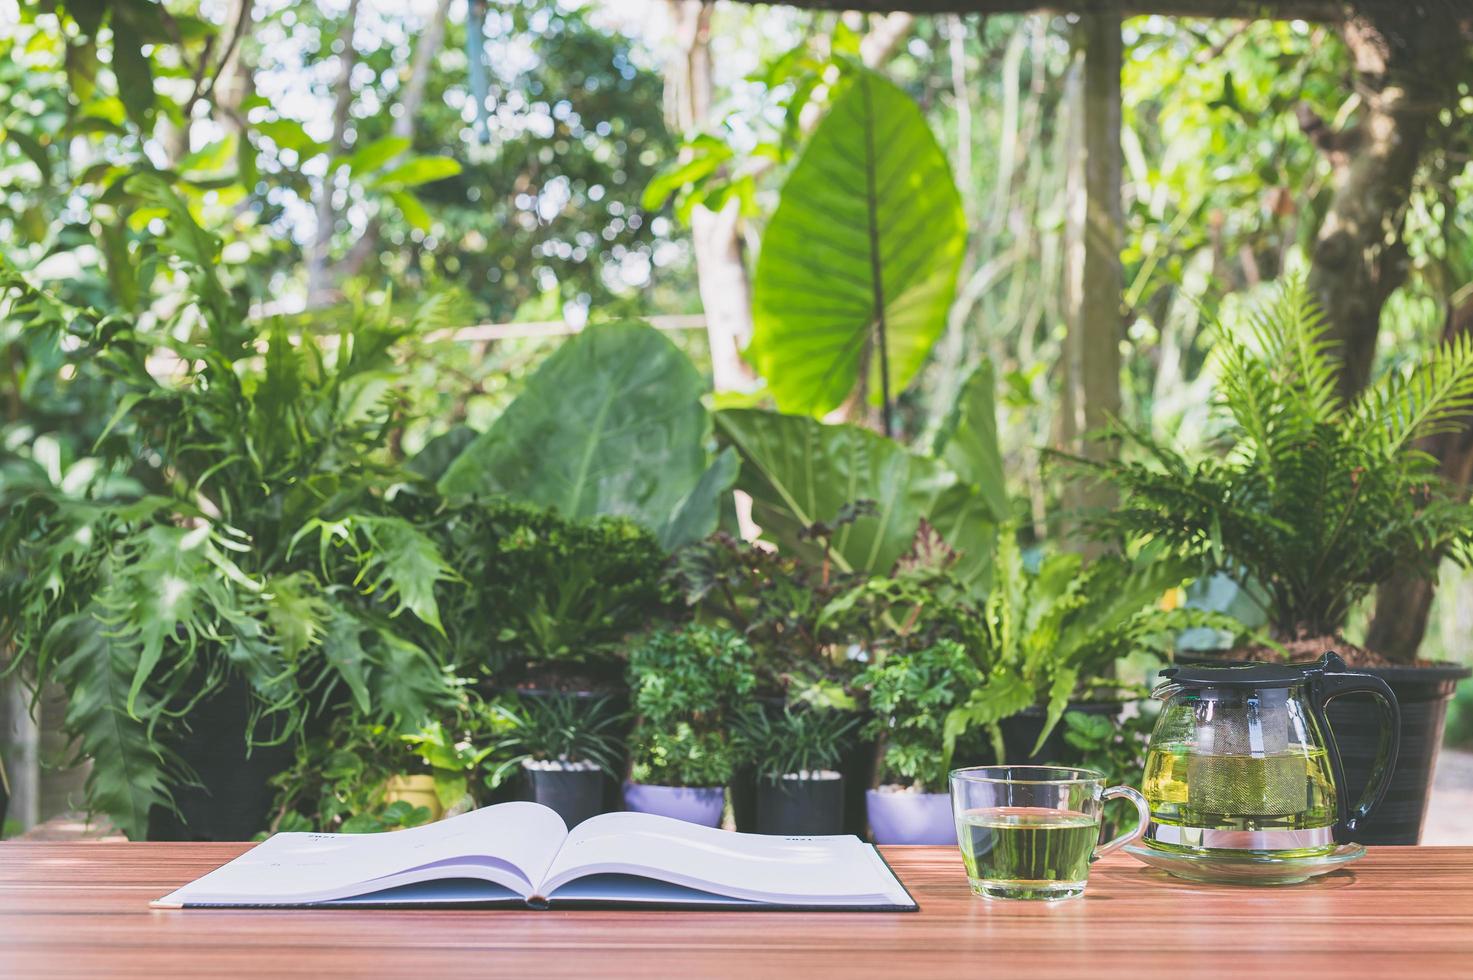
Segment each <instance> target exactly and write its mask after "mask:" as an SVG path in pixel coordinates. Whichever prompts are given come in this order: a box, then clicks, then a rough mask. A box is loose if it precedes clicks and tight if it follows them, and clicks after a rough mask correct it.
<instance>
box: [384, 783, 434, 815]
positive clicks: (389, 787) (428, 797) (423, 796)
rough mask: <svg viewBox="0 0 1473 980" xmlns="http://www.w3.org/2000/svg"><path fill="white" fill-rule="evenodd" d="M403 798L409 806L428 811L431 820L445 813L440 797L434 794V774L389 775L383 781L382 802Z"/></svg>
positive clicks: (397, 800)
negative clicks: (423, 808)
mask: <svg viewBox="0 0 1473 980" xmlns="http://www.w3.org/2000/svg"><path fill="white" fill-rule="evenodd" d="M400 800H403V801H404V802H405V803H408V804H409V805H410V806H422V807H425V808H426V809H428V810H429V811H430V819H431V820H439V819H440V818H441V817H442V816H444V815H445V808H444V807H443V806H441V805H440V798H439V797H438V796H436V795H435V777H434V776H424V775H418V776H390V777H389V778H388V779H387V780H386V781H385V782H384V803H386V804H388V803H398V802H399V801H400Z"/></svg>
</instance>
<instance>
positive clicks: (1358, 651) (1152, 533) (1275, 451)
mask: <svg viewBox="0 0 1473 980" xmlns="http://www.w3.org/2000/svg"><path fill="white" fill-rule="evenodd" d="M1215 353H1216V356H1217V358H1218V359H1219V362H1220V364H1221V378H1222V380H1221V384H1220V391H1221V393H1222V394H1221V401H1220V405H1219V408H1220V415H1221V419H1222V422H1223V431H1222V436H1221V438H1220V439H1219V440H1218V441H1217V442H1216V444H1215V445H1213V446H1212V447H1210V448H1211V450H1212V451H1208V452H1203V453H1188V452H1185V451H1183V450H1180V449H1177V448H1174V447H1171V446H1168V445H1164V444H1162V443H1161V442H1159V441H1158V440H1156V439H1154V438H1152V437H1151V436H1150V435H1149V434H1147V433H1145V432H1141V431H1137V430H1134V429H1128V428H1123V427H1122V428H1120V429H1118V430H1117V431H1118V434H1119V435H1120V436H1121V437H1122V438H1123V440H1124V445H1125V448H1126V449H1127V451H1128V450H1130V449H1137V450H1140V451H1141V454H1140V456H1139V457H1138V458H1130V457H1122V459H1120V460H1118V461H1107V462H1091V461H1084V460H1076V461H1075V464H1076V465H1078V466H1081V467H1086V468H1088V469H1089V470H1091V471H1093V472H1094V473H1095V474H1097V475H1098V476H1099V477H1100V478H1101V479H1104V480H1107V481H1109V482H1110V483H1111V484H1113V485H1114V486H1115V487H1116V488H1118V491H1119V494H1120V507H1119V509H1118V510H1116V511H1115V512H1114V513H1112V514H1106V515H1098V516H1097V517H1096V518H1095V522H1094V523H1095V526H1096V527H1097V529H1099V530H1100V531H1101V532H1102V533H1107V534H1110V535H1121V534H1123V535H1126V536H1133V537H1137V538H1146V539H1150V540H1152V541H1153V542H1156V543H1157V545H1158V546H1162V547H1164V548H1167V549H1170V550H1171V551H1173V552H1175V553H1176V554H1179V555H1182V556H1187V557H1190V558H1193V559H1196V560H1198V561H1200V563H1201V564H1202V565H1203V566H1204V569H1205V570H1207V571H1215V572H1222V573H1225V574H1227V575H1229V576H1231V577H1232V578H1233V579H1234V580H1235V581H1237V582H1238V583H1240V584H1241V585H1243V586H1245V587H1246V588H1247V589H1248V590H1249V591H1250V592H1251V593H1252V594H1254V595H1255V596H1258V597H1260V598H1259V602H1260V604H1261V606H1262V609H1263V611H1264V614H1265V617H1266V619H1267V625H1268V628H1269V630H1270V637H1271V641H1272V642H1271V643H1270V644H1268V645H1258V646H1253V647H1247V648H1244V647H1241V646H1240V647H1239V648H1237V649H1235V650H1233V651H1232V652H1231V654H1230V656H1232V657H1235V658H1251V659H1268V658H1279V657H1287V658H1288V659H1290V660H1296V661H1299V660H1312V659H1315V658H1316V657H1318V656H1319V655H1320V654H1322V653H1323V652H1325V651H1326V650H1330V649H1333V650H1335V651H1337V652H1338V653H1339V654H1340V655H1341V656H1342V657H1344V658H1345V660H1346V661H1347V663H1349V664H1350V665H1351V666H1352V667H1353V668H1355V669H1360V670H1367V671H1369V672H1370V673H1373V674H1377V675H1379V676H1380V677H1382V678H1383V679H1384V680H1385V681H1386V682H1387V684H1389V685H1390V686H1391V689H1392V691H1393V692H1395V694H1396V697H1397V700H1398V702H1399V703H1400V704H1401V718H1402V730H1401V745H1402V749H1401V756H1400V759H1399V760H1398V763H1397V767H1396V769H1395V771H1394V774H1393V777H1392V781H1391V786H1390V790H1389V792H1388V793H1387V795H1386V798H1385V801H1384V802H1383V804H1382V805H1381V806H1380V807H1379V808H1378V809H1377V811H1376V813H1375V814H1374V815H1373V816H1372V818H1371V819H1370V820H1369V821H1368V822H1367V823H1366V824H1365V826H1364V830H1363V832H1362V834H1361V838H1360V839H1361V840H1362V841H1364V842H1368V843H1382V844H1392V843H1395V844H1414V843H1416V842H1417V839H1418V838H1419V836H1420V834H1421V824H1422V817H1423V813H1424V811H1425V805H1426V799H1427V794H1428V792H1429V790H1430V783H1431V773H1432V769H1433V764H1434V761H1435V759H1436V755H1437V747H1438V744H1439V742H1440V741H1441V735H1442V725H1443V720H1444V716H1445V712H1446V706H1447V700H1448V698H1449V697H1450V696H1451V694H1452V691H1453V689H1454V687H1455V685H1456V683H1457V681H1458V680H1460V679H1461V678H1464V677H1466V676H1468V670H1467V668H1464V667H1459V666H1454V665H1451V664H1432V663H1422V662H1415V663H1413V662H1393V661H1391V660H1390V659H1389V658H1387V657H1385V656H1383V655H1382V654H1381V652H1379V651H1376V650H1368V649H1365V648H1364V647H1362V646H1359V645H1357V644H1354V643H1350V642H1348V641H1347V639H1346V637H1345V634H1344V628H1345V624H1346V619H1347V617H1348V616H1349V615H1350V612H1351V610H1352V608H1354V607H1355V605H1356V604H1357V603H1358V602H1360V601H1361V600H1362V599H1364V598H1365V597H1366V596H1368V595H1369V594H1370V592H1371V590H1372V589H1374V588H1375V587H1376V586H1377V585H1378V584H1379V583H1381V582H1384V581H1386V580H1387V579H1388V578H1389V577H1390V576H1391V575H1392V574H1393V573H1394V572H1396V571H1397V570H1399V569H1400V570H1405V571H1408V572H1410V573H1412V574H1415V575H1420V576H1423V577H1425V578H1428V579H1432V578H1435V577H1436V575H1437V569H1438V566H1439V564H1440V563H1441V562H1442V561H1443V560H1444V559H1452V560H1456V561H1460V562H1467V560H1468V558H1469V556H1470V554H1473V551H1470V550H1469V547H1470V545H1473V506H1470V505H1469V504H1468V502H1467V501H1466V500H1465V499H1464V498H1463V497H1462V496H1461V495H1460V494H1459V493H1457V492H1456V491H1455V490H1454V489H1453V488H1452V487H1450V486H1449V485H1448V483H1447V481H1446V480H1445V479H1443V478H1442V477H1441V476H1440V475H1439V474H1438V472H1437V467H1436V462H1435V460H1433V459H1432V458H1431V457H1430V456H1429V455H1428V454H1427V453H1426V452H1425V451H1423V449H1422V448H1421V447H1420V446H1419V440H1421V439H1423V438H1424V437H1426V436H1428V435H1431V434H1436V433H1439V432H1445V431H1448V430H1450V429H1457V428H1459V427H1461V426H1463V425H1465V424H1466V417H1467V413H1468V411H1469V409H1470V406H1473V345H1470V344H1467V343H1452V344H1449V345H1447V346H1444V347H1443V348H1441V349H1440V350H1439V351H1438V352H1437V353H1436V354H1434V355H1433V356H1430V357H1428V358H1426V359H1424V360H1423V361H1421V362H1420V363H1418V364H1416V365H1415V366H1414V367H1412V368H1410V369H1409V370H1407V371H1396V372H1392V373H1390V374H1388V375H1386V376H1385V377H1383V378H1381V379H1380V380H1379V381H1378V382H1376V383H1374V384H1372V385H1371V386H1370V387H1368V388H1367V389H1366V390H1365V391H1363V392H1362V393H1361V394H1359V395H1358V396H1357V397H1355V398H1354V399H1353V400H1350V401H1346V400H1345V399H1344V398H1342V397H1341V395H1340V393H1339V388H1338V387H1337V384H1338V374H1339V364H1338V361H1337V358H1336V356H1335V354H1334V348H1333V345H1332V343H1331V342H1330V340H1329V339H1328V337H1327V328H1326V326H1325V323H1324V320H1323V318H1322V317H1321V316H1320V314H1319V313H1318V311H1317V310H1316V309H1315V307H1314V305H1313V303H1312V302H1311V300H1310V299H1309V297H1308V294H1307V291H1306V289H1305V286H1304V283H1303V282H1302V281H1300V280H1297V279H1296V280H1291V281H1289V282H1287V283H1286V284H1285V285H1284V286H1283V287H1282V288H1281V290H1280V292H1279V295H1278V297H1277V299H1276V300H1275V301H1274V302H1273V303H1272V304H1271V305H1266V306H1264V307H1263V308H1261V309H1260V310H1258V311H1257V313H1256V314H1255V315H1254V316H1253V318H1252V320H1251V323H1250V325H1249V328H1248V329H1246V330H1239V331H1233V330H1230V329H1227V328H1225V327H1222V326H1219V329H1218V336H1217V342H1216V346H1215ZM1330 722H1331V727H1332V728H1333V729H1334V733H1335V736H1336V740H1337V743H1338V744H1339V746H1340V750H1341V755H1342V757H1343V758H1344V760H1345V771H1346V778H1347V781H1348V782H1349V783H1350V784H1351V785H1350V787H1347V788H1342V789H1343V791H1345V792H1352V793H1354V792H1358V790H1359V787H1361V786H1364V785H1365V782H1366V778H1367V776H1368V775H1369V772H1370V770H1371V767H1372V763H1373V761H1374V759H1375V756H1376V753H1377V751H1378V744H1377V739H1376V737H1375V734H1374V731H1375V724H1376V723H1375V720H1374V716H1373V715H1372V714H1371V713H1369V712H1366V711H1364V710H1362V706H1361V705H1359V704H1357V703H1356V702H1355V701H1354V700H1352V699H1349V698H1347V699H1345V700H1344V701H1343V702H1337V703H1335V704H1333V705H1332V706H1331V708H1330Z"/></svg>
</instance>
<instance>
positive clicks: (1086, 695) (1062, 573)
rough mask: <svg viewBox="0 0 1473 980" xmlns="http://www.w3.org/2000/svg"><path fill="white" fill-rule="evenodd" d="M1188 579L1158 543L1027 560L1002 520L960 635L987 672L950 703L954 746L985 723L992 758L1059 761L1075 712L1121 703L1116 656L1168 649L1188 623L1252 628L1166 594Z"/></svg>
mask: <svg viewBox="0 0 1473 980" xmlns="http://www.w3.org/2000/svg"><path fill="white" fill-rule="evenodd" d="M1188 578H1190V568H1189V566H1188V565H1187V564H1186V563H1184V562H1182V561H1179V560H1172V559H1170V558H1169V557H1163V556H1162V555H1161V554H1160V553H1159V549H1153V548H1147V549H1144V550H1142V551H1140V552H1139V553H1138V554H1136V555H1134V556H1133V557H1126V556H1124V555H1119V554H1105V555H1102V556H1100V557H1098V558H1096V559H1094V560H1093V561H1088V562H1087V561H1085V559H1084V558H1083V556H1081V555H1078V554H1074V553H1069V552H1058V553H1047V552H1045V553H1044V554H1043V555H1042V556H1041V557H1039V558H1038V560H1037V564H1036V567H1035V568H1031V569H1030V568H1029V567H1028V564H1027V563H1026V562H1025V561H1024V559H1023V555H1022V552H1021V550H1020V549H1019V547H1018V541H1017V536H1016V534H1015V533H1014V531H1013V529H1012V528H1010V527H1004V528H1003V529H1002V531H1001V533H999V535H998V545H997V552H996V554H995V556H994V562H993V585H992V589H991V591H990V592H989V593H988V596H987V598H986V600H985V602H984V603H983V604H982V607H981V610H980V614H979V615H978V617H977V619H976V622H975V628H974V629H973V630H971V631H970V632H969V633H968V634H967V635H966V636H964V638H963V640H964V642H965V644H966V647H967V650H968V652H969V653H970V654H971V656H972V657H973V658H974V660H975V662H976V665H977V667H978V669H979V670H980V671H981V673H982V676H983V678H984V679H983V682H982V683H981V684H979V685H978V686H977V687H975V688H974V689H973V690H972V691H971V692H970V693H969V695H968V697H967V698H966V700H965V702H963V703H962V704H959V705H957V706H956V707H953V708H952V709H950V711H949V712H948V714H947V717H946V723H945V727H944V732H943V735H944V738H945V741H946V748H947V752H948V753H950V752H951V751H952V749H953V748H954V747H955V746H956V744H957V743H958V740H959V739H960V738H962V737H963V736H965V735H967V734H968V733H970V732H973V731H981V732H983V733H984V734H985V735H986V736H987V741H988V742H989V743H990V750H991V756H990V757H989V758H984V759H979V760H976V761H985V762H1006V763H1023V762H1030V761H1038V762H1043V761H1057V760H1058V759H1059V758H1060V756H1061V754H1062V753H1063V751H1064V748H1065V746H1064V743H1063V741H1062V739H1060V738H1059V737H1058V736H1057V731H1056V730H1057V726H1058V723H1059V719H1060V718H1062V717H1063V714H1064V712H1065V711H1066V710H1069V709H1071V708H1072V709H1073V710H1083V711H1102V712H1103V713H1105V714H1108V715H1112V716H1113V715H1115V714H1117V713H1118V712H1119V710H1120V707H1121V705H1122V703H1123V702H1122V701H1121V699H1120V698H1119V697H1118V692H1119V690H1120V684H1119V683H1118V682H1117V681H1115V680H1114V679H1113V678H1112V677H1111V676H1110V674H1111V671H1112V669H1113V667H1114V665H1115V662H1116V661H1117V660H1118V659H1120V658H1121V657H1124V656H1126V655H1128V654H1132V653H1138V652H1142V651H1147V652H1154V653H1157V654H1159V655H1160V656H1162V657H1163V658H1169V657H1170V656H1171V655H1172V652H1173V645H1174V643H1175V639H1176V637H1177V636H1178V635H1179V634H1180V633H1181V632H1182V631H1183V630H1186V629H1194V628H1211V629H1222V630H1229V631H1231V632H1234V633H1241V632H1243V628H1242V626H1241V624H1239V623H1238V622H1237V621H1236V620H1233V619H1232V618H1231V617H1228V616H1225V615H1222V614H1220V613H1216V612H1212V611H1209V610H1204V609H1193V608H1186V607H1181V606H1177V605H1175V604H1174V603H1168V602H1163V598H1164V597H1165V596H1167V595H1169V594H1171V593H1173V592H1174V591H1175V590H1176V589H1177V587H1179V586H1180V585H1181V584H1182V583H1183V582H1185V581H1187V580H1188ZM1112 691H1113V692H1117V696H1116V697H1114V698H1110V697H1108V696H1107V697H1106V699H1105V700H1104V702H1103V703H1102V704H1101V703H1098V702H1096V703H1094V704H1092V703H1091V698H1090V696H1091V695H1096V696H1097V695H1098V694H1099V693H1100V692H1105V693H1106V694H1107V695H1108V693H1109V692H1112ZM966 761H967V762H968V764H971V763H972V761H973V760H966Z"/></svg>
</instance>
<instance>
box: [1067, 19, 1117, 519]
mask: <svg viewBox="0 0 1473 980" xmlns="http://www.w3.org/2000/svg"><path fill="white" fill-rule="evenodd" d="M1073 46H1074V61H1073V64H1072V65H1071V66H1070V68H1069V74H1068V77H1067V79H1066V85H1067V86H1068V94H1067V96H1066V99H1067V104H1068V106H1069V109H1068V111H1069V135H1068V140H1069V143H1070V144H1071V146H1070V152H1069V171H1068V175H1067V178H1066V190H1065V195H1066V200H1065V227H1064V311H1065V323H1066V328H1067V331H1068V332H1067V335H1066V338H1065V342H1064V351H1063V356H1062V358H1061V362H1062V364H1061V367H1062V375H1063V379H1062V380H1063V391H1062V399H1061V402H1062V403H1061V407H1060V425H1059V429H1058V433H1059V441H1060V442H1061V443H1062V445H1063V448H1064V449H1065V450H1066V451H1068V452H1075V453H1080V454H1082V455H1085V456H1088V457H1090V458H1092V459H1102V458H1107V457H1109V456H1113V455H1114V454H1115V451H1116V448H1115V446H1114V444H1113V443H1107V442H1105V441H1102V440H1098V439H1091V438H1089V436H1090V435H1091V433H1094V432H1096V431H1097V430H1099V429H1101V428H1103V427H1104V426H1106V425H1107V424H1108V423H1109V422H1110V420H1111V418H1112V417H1114V416H1115V415H1117V414H1118V413H1119V411H1120V341H1121V339H1122V338H1123V337H1124V332H1125V323H1124V317H1123V316H1122V314H1121V302H1122V300H1121V290H1122V288H1123V285H1124V273H1123V272H1122V269H1121V264H1120V228H1121V223H1122V217H1121V204H1120V185H1121V169H1122V166H1123V158H1122V156H1121V150H1120V68H1121V59H1122V56H1123V45H1122V42H1121V36H1120V16H1119V14H1118V13H1093V14H1084V15H1082V16H1081V17H1080V19H1079V23H1078V25H1077V27H1076V33H1075V37H1074V41H1073ZM1113 501H1114V494H1113V492H1112V491H1111V490H1110V489H1109V488H1108V487H1107V486H1105V485H1104V484H1100V483H1086V482H1082V481H1081V482H1077V483H1075V484H1072V485H1071V486H1070V487H1069V488H1067V489H1066V503H1067V505H1068V507H1069V508H1070V509H1073V510H1094V509H1100V508H1106V507H1109V506H1110V505H1111V504H1112V503H1113Z"/></svg>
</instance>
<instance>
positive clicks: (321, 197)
mask: <svg viewBox="0 0 1473 980" xmlns="http://www.w3.org/2000/svg"><path fill="white" fill-rule="evenodd" d="M358 4H359V0H348V12H347V14H346V15H345V16H344V18H343V26H342V29H341V31H339V33H338V39H339V40H341V41H342V42H343V50H342V53H341V54H339V55H338V74H337V80H336V81H335V82H334V84H333V87H334V88H335V89H336V95H337V99H336V101H335V102H334V104H333V112H332V136H331V138H330V139H329V142H328V153H329V154H330V155H331V156H336V155H337V154H339V153H341V152H342V151H343V150H344V149H346V148H347V139H346V137H347V133H348V114H349V110H351V109H352V107H353V66H354V65H356V64H357V63H358V49H357V48H355V47H354V46H353V34H354V29H355V28H356V27H357V24H358ZM336 190H337V188H336V186H335V180H334V171H333V170H332V169H331V168H329V170H328V172H327V175H326V176H325V177H323V179H322V184H321V185H320V186H319V187H318V190H317V202H316V203H317V229H316V231H315V232H314V234H313V237H312V244H311V247H310V248H309V249H308V250H307V305H308V306H321V305H322V304H323V303H326V302H327V301H328V299H329V298H330V297H331V293H332V284H331V283H330V282H329V278H330V277H329V275H328V258H329V256H330V255H331V252H332V236H333V229H334V226H335V225H336V224H337V218H338V211H337V207H336V206H335V205H334V204H333V196H334V194H335V193H336Z"/></svg>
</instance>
